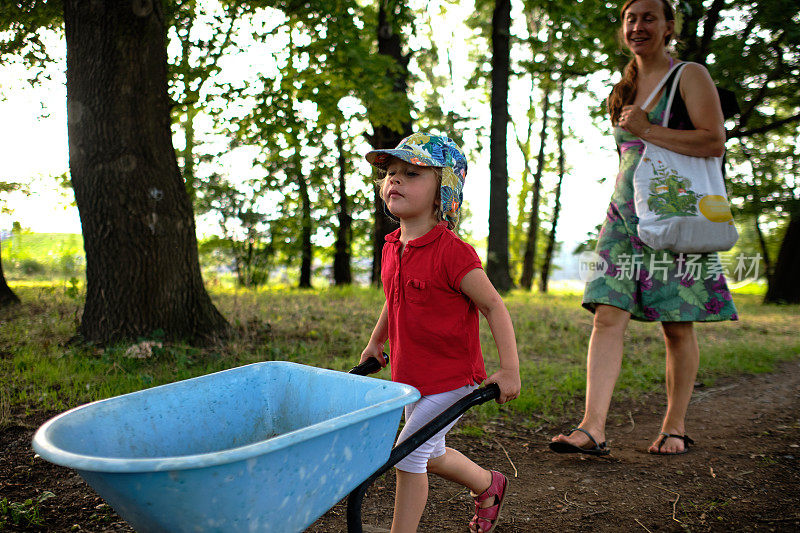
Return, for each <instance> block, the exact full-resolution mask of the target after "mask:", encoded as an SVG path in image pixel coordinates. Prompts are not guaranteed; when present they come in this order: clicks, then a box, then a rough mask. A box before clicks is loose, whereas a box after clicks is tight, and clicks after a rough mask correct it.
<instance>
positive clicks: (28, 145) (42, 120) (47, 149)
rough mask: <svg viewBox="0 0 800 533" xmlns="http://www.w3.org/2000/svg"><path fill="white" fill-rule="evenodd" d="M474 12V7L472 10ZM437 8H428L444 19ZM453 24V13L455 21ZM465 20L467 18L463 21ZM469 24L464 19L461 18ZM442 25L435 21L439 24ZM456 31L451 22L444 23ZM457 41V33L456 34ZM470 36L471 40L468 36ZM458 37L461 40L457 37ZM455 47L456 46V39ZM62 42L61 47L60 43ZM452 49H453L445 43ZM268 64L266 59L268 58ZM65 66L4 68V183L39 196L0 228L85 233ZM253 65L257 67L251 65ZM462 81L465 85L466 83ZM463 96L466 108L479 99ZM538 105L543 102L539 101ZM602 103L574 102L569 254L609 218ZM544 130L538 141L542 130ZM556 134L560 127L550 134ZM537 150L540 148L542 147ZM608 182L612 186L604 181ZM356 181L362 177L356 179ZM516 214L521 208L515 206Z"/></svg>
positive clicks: (484, 190)
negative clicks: (37, 79)
mask: <svg viewBox="0 0 800 533" xmlns="http://www.w3.org/2000/svg"><path fill="white" fill-rule="evenodd" d="M467 7H468V6H467ZM436 12H437V11H436V10H428V13H433V15H431V16H433V17H436V16H437V15H436ZM448 18H449V20H450V21H452V20H453V19H454V18H455V17H453V16H452V14H451V15H450V16H449V17H448ZM459 18H460V17H459ZM460 19H461V20H463V18H460ZM434 22H435V20H434ZM444 27H449V25H444ZM448 37H449V36H448ZM462 38H463V35H462ZM455 39H456V40H457V38H455ZM452 42H455V41H452ZM54 44H55V43H54ZM444 47H446V46H444ZM51 50H60V52H61V55H62V58H63V54H64V53H63V43H57V44H56V47H55V48H53V47H51ZM449 52H450V55H451V58H452V60H453V63H454V69H455V72H454V74H455V77H456V80H455V83H454V86H453V90H452V95H453V97H454V99H457V98H458V96H459V95H461V94H463V92H462V90H461V89H460V87H459V83H463V81H464V80H465V79H466V78H467V77H468V76H469V74H470V68H471V66H470V63H469V61H468V60H467V52H468V50H467V47H465V46H450V47H449ZM261 58H262V59H261V61H262V63H263V55H262V56H261ZM234 63H235V64H238V65H242V67H241V68H242V69H243V70H242V72H243V74H242V75H246V74H244V72H246V69H248V67H249V65H250V63H251V61H248V60H246V59H245V58H242V59H241V61H235V62H232V64H234ZM63 68H64V63H63V61H62V62H61V64H60V65H59V67H58V68H56V69H55V71H54V72H53V73H52V81H48V82H46V83H44V84H42V85H40V86H36V87H31V86H30V85H27V84H26V83H25V82H24V81H23V80H24V78H25V71H24V69H23V68H22V67H21V66H19V65H12V66H8V67H4V68H2V69H0V96H1V97H2V98H3V99H0V117H3V122H4V127H3V128H1V129H0V160H2V162H3V163H2V167H0V180H4V181H21V182H25V183H29V184H30V189H31V193H32V194H31V195H30V196H28V197H25V196H24V195H22V194H19V193H17V194H12V195H10V196H8V198H9V201H8V202H7V207H9V208H11V209H12V210H13V213H12V214H10V215H7V214H0V230H8V229H10V227H11V224H12V221H18V222H20V224H22V226H23V227H24V228H29V229H31V230H33V231H35V232H62V233H80V230H81V228H80V219H79V216H78V211H77V208H75V207H74V206H72V205H70V204H71V202H72V201H73V197H72V192H71V190H64V189H59V188H58V186H57V185H56V184H55V181H54V180H53V179H52V178H51V177H52V176H56V175H60V174H63V173H65V172H66V171H67V170H68V146H67V126H66V124H67V120H66V89H65V87H64V75H63ZM249 68H252V67H249ZM459 80H460V81H459ZM593 85H594V87H593V88H594V89H596V90H598V91H599V92H600V93H601V94H602V93H604V92H605V91H606V90H607V89H605V87H607V86H608V85H609V80H606V79H602V78H599V79H595V80H593ZM465 100H466V99H464V98H462V99H461V102H462V103H461V105H471V102H468V101H465ZM509 100H510V107H511V113H512V115H514V114H515V113H518V112H519V110H520V105H521V104H522V103H527V100H528V94H527V93H526V87H525V85H524V84H520V83H516V84H514V85H512V87H511V95H510V98H509ZM537 100H538V99H537ZM596 105H597V102H595V101H593V100H592V99H590V98H589V97H587V96H582V97H579V98H577V99H576V100H574V101H571V102H567V103H566V105H565V107H566V110H567V114H568V117H567V119H568V125H569V127H571V128H572V130H573V131H574V133H575V135H576V136H577V137H579V138H581V139H580V140H570V141H569V142H567V144H566V160H567V165H568V168H569V172H568V174H567V176H566V177H565V180H564V185H563V193H562V216H561V219H560V222H559V226H558V239H559V240H560V241H564V242H565V244H566V249H571V247H573V246H574V244H575V243H577V242H580V241H582V240H584V239H585V238H586V234H587V233H588V232H590V231H592V230H593V228H594V227H595V226H596V225H597V224H598V223H599V222H601V221H602V218H603V216H604V213H605V210H606V208H607V203H608V198H609V196H610V194H611V189H612V187H613V182H614V179H613V178H614V176H615V175H616V166H617V155H616V152H615V151H614V150H613V139H612V138H611V135H610V133H608V134H604V133H603V132H600V131H598V129H597V128H596V127H595V126H593V125H592V123H591V121H590V119H589V109H590V107H593V106H596ZM483 108H484V109H483V111H482V112H481V114H482V116H485V118H482V119H481V120H480V123H481V126H480V127H481V129H482V132H481V134H482V135H486V136H487V138H486V139H485V142H484V144H485V149H484V150H483V151H482V152H477V151H476V150H475V148H474V145H473V146H470V144H472V143H473V142H474V141H471V139H474V135H472V136H470V135H467V138H466V141H465V142H466V143H467V145H466V146H465V149H466V151H467V156H468V159H469V165H470V166H469V174H468V176H467V183H466V187H465V190H464V196H465V203H466V204H467V205H468V206H469V209H470V210H471V212H472V214H473V217H472V220H471V221H470V222H469V223H468V224H467V225H466V228H465V229H467V230H469V231H470V232H471V233H472V234H473V235H474V236H475V237H476V238H482V237H485V236H486V233H487V232H488V214H489V213H488V197H489V157H488V146H489V142H488V131H489V113H488V104H486V105H485V106H483ZM535 131H536V135H537V141H536V142H538V130H535ZM550 135H551V136H555V130H553V131H551V132H550ZM535 149H536V148H534V150H535ZM508 152H509V161H508V167H509V174H510V177H511V180H512V181H513V180H515V179H517V180H518V176H519V175H520V174H521V169H522V160H521V157H520V153H519V150H518V148H517V146H516V142H515V141H514V140H513V131H511V130H510V131H509V150H508ZM242 165H245V166H246V165H247V162H246V159H245V158H238V159H236V158H233V159H231V160H227V161H225V162H224V163H223V166H224V167H225V170H227V171H229V172H230V170H231V169H232V168H241V167H242ZM601 178H606V181H605V183H603V184H599V183H598V180H599V179H601ZM353 179H360V177H356V176H354V177H353ZM547 179H548V181H547V182H546V187H547V188H552V181H551V180H552V179H554V177H549V178H547ZM515 190H518V184H517V185H512V190H511V191H510V196H511V197H512V198H513V197H514V196H515ZM509 212H510V214H511V215H512V216H514V215H515V214H516V209H515V208H514V207H513V206H510V208H509ZM198 228H199V230H200V231H201V232H208V229H209V228H206V229H205V231H204V228H203V226H202V222H199V223H198Z"/></svg>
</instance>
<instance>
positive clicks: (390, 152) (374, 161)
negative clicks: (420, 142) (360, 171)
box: [364, 148, 442, 168]
mask: <svg viewBox="0 0 800 533" xmlns="http://www.w3.org/2000/svg"><path fill="white" fill-rule="evenodd" d="M389 156H392V157H396V158H397V159H400V160H402V161H405V162H406V163H411V164H412V165H419V166H421V167H441V166H442V165H441V164H440V163H437V162H436V161H434V160H433V159H431V158H429V157H424V156H423V157H420V156H419V155H417V154H415V153H413V152H410V151H408V150H400V149H396V148H387V149H384V150H372V151H370V152H367V155H365V156H364V157H365V158H366V160H367V161H368V162H369V164H371V165H374V166H376V167H378V168H386V165H388V164H389V161H390V159H389Z"/></svg>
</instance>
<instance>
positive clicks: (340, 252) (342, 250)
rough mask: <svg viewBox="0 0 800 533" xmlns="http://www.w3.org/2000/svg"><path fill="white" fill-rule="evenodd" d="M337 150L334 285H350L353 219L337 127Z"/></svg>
mask: <svg viewBox="0 0 800 533" xmlns="http://www.w3.org/2000/svg"><path fill="white" fill-rule="evenodd" d="M336 150H337V151H338V164H339V212H338V214H337V218H338V221H339V227H338V228H337V229H336V252H335V254H334V256H333V283H334V284H335V285H349V284H350V283H352V281H353V275H352V271H351V268H350V259H351V253H350V247H351V245H350V243H351V242H352V241H353V217H352V216H350V205H349V203H350V202H349V201H348V197H347V187H346V185H347V179H346V178H347V162H346V160H345V154H344V140H343V139H342V130H341V127H340V126H339V125H338V124H337V126H336Z"/></svg>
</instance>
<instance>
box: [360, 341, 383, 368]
mask: <svg viewBox="0 0 800 533" xmlns="http://www.w3.org/2000/svg"><path fill="white" fill-rule="evenodd" d="M370 357H374V358H375V359H377V360H378V362H379V363H380V364H381V367H385V366H386V363H387V361H386V358H385V357H383V345H379V344H375V343H369V344H367V347H366V348H364V351H363V352H361V359H360V360H359V361H358V364H361V363H363V362H364V361H366V360H367V359H369V358H370Z"/></svg>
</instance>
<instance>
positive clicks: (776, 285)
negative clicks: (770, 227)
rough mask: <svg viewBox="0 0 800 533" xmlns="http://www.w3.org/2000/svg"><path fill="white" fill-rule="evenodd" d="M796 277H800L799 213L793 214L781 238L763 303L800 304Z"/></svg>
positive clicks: (799, 283)
mask: <svg viewBox="0 0 800 533" xmlns="http://www.w3.org/2000/svg"><path fill="white" fill-rule="evenodd" d="M798 276H800V212H795V213H794V214H793V215H792V218H791V220H789V227H788V228H787V229H786V235H785V236H784V237H783V242H782V243H781V250H780V252H778V260H777V262H776V263H775V270H774V272H773V273H772V277H771V278H770V279H769V288H768V289H767V295H766V297H765V298H764V302H765V303H787V304H800V280H798Z"/></svg>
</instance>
